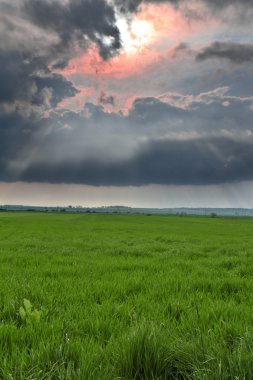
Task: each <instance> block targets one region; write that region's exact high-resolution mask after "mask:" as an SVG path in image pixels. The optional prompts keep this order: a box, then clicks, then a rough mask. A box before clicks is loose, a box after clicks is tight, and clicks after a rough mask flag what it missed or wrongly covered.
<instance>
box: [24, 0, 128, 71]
mask: <svg viewBox="0 0 253 380" xmlns="http://www.w3.org/2000/svg"><path fill="white" fill-rule="evenodd" d="M24 12H25V15H26V17H28V18H29V19H30V20H31V21H32V22H33V23H34V24H35V25H37V26H40V27H41V28H43V29H47V30H49V31H51V32H54V33H56V34H57V35H58V37H59V39H60V40H59V42H58V43H57V44H55V45H54V46H53V48H54V51H55V52H57V53H58V54H59V55H61V54H62V53H64V52H66V50H67V51H68V49H71V47H72V46H73V45H78V46H79V47H80V48H85V47H86V46H87V38H88V39H89V40H91V41H94V42H96V43H97V44H98V46H99V49H100V54H101V56H102V57H103V58H105V59H107V58H109V57H111V56H112V55H114V54H115V53H117V51H118V50H119V49H120V47H121V44H120V34H119V30H118V28H117V26H116V24H115V23H116V17H115V11H114V8H113V7H112V6H111V5H109V4H108V3H107V2H106V1H105V0H92V1H91V0H71V1H70V2H68V3H63V2H60V1H58V0H25V1H24ZM106 38H108V40H106ZM58 64H60V65H61V66H63V65H64V60H63V61H62V62H58ZM65 64H67V62H65Z"/></svg>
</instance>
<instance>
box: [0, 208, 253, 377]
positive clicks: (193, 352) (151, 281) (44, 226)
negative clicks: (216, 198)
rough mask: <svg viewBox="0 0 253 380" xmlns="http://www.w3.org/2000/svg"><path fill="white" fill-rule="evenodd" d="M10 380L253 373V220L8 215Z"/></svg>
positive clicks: (4, 331)
mask: <svg viewBox="0 0 253 380" xmlns="http://www.w3.org/2000/svg"><path fill="white" fill-rule="evenodd" d="M24 299H26V300H29V301H30V303H31V305H30V303H29V302H28V301H25V302H24ZM0 379H4V380H5V379H25V380H32V379H34V380H35V379H71V380H72V379H82V380H83V379H94V380H100V379H103V380H111V379H136V380H137V379H139V380H140V379H148V380H152V379H160V380H162V379H214V380H217V379H253V220H251V219H239V218H238V219H222V218H202V217H168V216H147V215H95V214H94V215H93V214H91V215H85V214H83V215H81V214H63V213H62V214H39V213H7V212H6V213H1V214H0Z"/></svg>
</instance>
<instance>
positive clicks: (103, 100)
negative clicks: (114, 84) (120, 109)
mask: <svg viewBox="0 0 253 380" xmlns="http://www.w3.org/2000/svg"><path fill="white" fill-rule="evenodd" d="M98 101H99V103H100V104H103V105H107V104H109V105H111V106H114V104H115V98H114V96H113V95H108V94H106V93H105V92H104V91H102V92H101V94H100V97H99V100H98Z"/></svg>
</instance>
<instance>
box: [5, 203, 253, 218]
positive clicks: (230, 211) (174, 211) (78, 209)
mask: <svg viewBox="0 0 253 380" xmlns="http://www.w3.org/2000/svg"><path fill="white" fill-rule="evenodd" d="M1 211H30V212H31V211H36V212H69V213H87V214H96V213H98V214H146V215H179V216H186V215H199V216H211V217H212V218H214V217H216V216H249V217H253V209H247V208H200V207H199V208H198V207H197V208H189V207H179V208H140V207H126V206H101V207H82V206H71V205H69V206H68V207H60V206H55V207H52V206H51V207H43V206H23V205H2V206H1V205H0V212H1Z"/></svg>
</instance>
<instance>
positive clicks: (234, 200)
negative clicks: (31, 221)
mask: <svg viewBox="0 0 253 380" xmlns="http://www.w3.org/2000/svg"><path fill="white" fill-rule="evenodd" d="M252 20H253V4H252V0H244V1H239V0H223V1H219V0H187V1H186V0H12V1H11V2H10V1H6V0H0V204H27V205H28V204H29V205H45V206H46V205H70V204H71V205H81V206H101V205H126V206H132V207H180V206H182V207H249V208H250V207H252V208H253V38H252V27H253V21H252Z"/></svg>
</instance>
